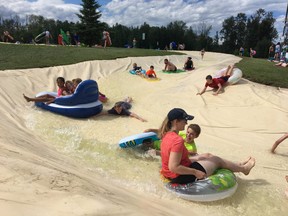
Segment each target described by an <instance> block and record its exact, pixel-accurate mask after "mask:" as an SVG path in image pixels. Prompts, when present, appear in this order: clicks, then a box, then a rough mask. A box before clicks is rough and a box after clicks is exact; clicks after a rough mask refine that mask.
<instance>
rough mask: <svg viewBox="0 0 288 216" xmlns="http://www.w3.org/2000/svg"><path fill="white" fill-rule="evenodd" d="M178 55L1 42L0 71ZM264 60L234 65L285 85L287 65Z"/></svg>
mask: <svg viewBox="0 0 288 216" xmlns="http://www.w3.org/2000/svg"><path fill="white" fill-rule="evenodd" d="M172 54H173V55H181V53H176V52H174V53H173V52H167V51H161V50H148V49H127V48H113V47H109V48H107V49H103V48H87V47H63V46H42V45H15V44H3V43H2V44H0V70H8V69H25V68H43V67H53V66H58V65H69V64H75V63H78V62H84V61H90V60H110V59H116V58H124V57H128V56H130V57H139V56H165V55H172ZM274 65H275V63H273V62H269V61H267V60H266V59H257V58H248V57H244V58H243V59H242V60H241V61H240V62H239V63H238V64H236V66H237V67H238V68H240V69H241V70H242V71H243V77H244V78H246V79H248V80H251V81H253V82H257V83H262V84H265V85H270V86H275V87H281V88H288V68H283V67H276V66H274Z"/></svg>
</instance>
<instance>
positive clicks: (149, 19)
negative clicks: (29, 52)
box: [0, 0, 287, 36]
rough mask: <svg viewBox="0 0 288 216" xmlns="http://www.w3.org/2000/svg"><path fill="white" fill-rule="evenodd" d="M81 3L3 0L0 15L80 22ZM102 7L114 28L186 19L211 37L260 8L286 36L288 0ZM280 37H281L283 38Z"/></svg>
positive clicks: (157, 1)
mask: <svg viewBox="0 0 288 216" xmlns="http://www.w3.org/2000/svg"><path fill="white" fill-rule="evenodd" d="M81 3H82V1H81V0H8V1H7V0H0V16H1V17H2V18H10V17H11V16H13V15H16V14H17V15H19V16H20V17H22V18H25V16H26V15H30V14H35V15H42V16H44V17H46V18H52V19H58V20H62V21H64V20H68V21H72V22H76V21H78V17H77V16H76V13H79V10H80V8H81V6H80V4H81ZM98 3H99V4H100V5H102V7H100V11H101V13H102V16H101V21H103V22H106V23H108V24H109V25H110V26H112V25H114V24H116V23H118V24H122V25H125V26H140V25H142V24H143V23H144V22H146V23H148V24H149V25H150V26H166V25H167V24H168V23H170V22H173V21H177V20H182V21H184V22H185V23H186V24H187V26H189V27H190V26H192V28H193V29H194V30H197V26H198V27H199V24H201V23H205V24H206V25H208V26H209V25H211V26H212V31H211V36H214V35H215V32H216V31H220V30H221V27H222V22H223V21H224V20H225V19H226V18H228V17H230V16H236V15H237V14H238V13H240V12H243V13H245V14H246V15H248V16H250V15H251V14H253V13H255V12H256V10H258V9H259V8H263V9H265V10H266V11H272V12H273V15H274V18H275V19H276V23H275V28H276V29H277V31H278V33H280V34H281V35H282V31H283V27H284V19H285V14H286V7H287V0H98ZM281 35H280V36H281Z"/></svg>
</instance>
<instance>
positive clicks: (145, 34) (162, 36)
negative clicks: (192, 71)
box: [0, 0, 278, 58]
mask: <svg viewBox="0 0 288 216" xmlns="http://www.w3.org/2000/svg"><path fill="white" fill-rule="evenodd" d="M81 6H82V9H81V10H80V13H79V14H77V16H78V17H79V22H76V23H74V22H69V21H59V20H54V19H46V18H44V17H43V16H36V15H29V16H26V19H25V21H24V22H23V20H21V19H20V17H19V16H14V17H11V18H10V19H3V18H1V17H0V31H1V32H4V31H9V33H10V34H11V35H13V37H14V40H15V41H19V42H21V43H31V42H32V40H33V38H35V37H36V36H37V35H38V34H40V33H41V32H43V31H45V30H49V31H50V33H51V35H52V40H53V42H54V43H56V44H57V37H58V34H59V33H60V29H63V30H64V31H65V32H66V31H69V32H70V33H71V34H73V33H77V34H78V35H79V37H80V41H81V43H83V44H84V45H87V46H94V45H95V44H101V42H102V40H101V39H102V31H103V30H104V29H106V30H107V31H108V32H109V33H110V37H111V39H112V43H113V44H112V46H114V47H124V46H126V47H128V46H129V47H132V45H133V39H134V38H135V39H136V41H137V43H136V44H137V45H136V46H137V47H138V48H146V49H164V48H165V47H166V48H167V47H169V44H170V43H171V42H172V41H174V42H175V43H176V44H185V50H201V49H203V48H204V49H205V50H206V51H212V52H223V53H230V54H238V53H239V48H240V47H244V48H245V55H247V56H249V49H250V48H252V49H254V50H256V51H257V56H256V57H261V58H266V57H268V48H269V46H270V45H271V44H272V41H273V40H275V39H276V38H277V36H278V33H277V30H276V29H275V28H274V23H275V19H274V18H273V13H272V12H266V11H265V10H264V9H258V10H257V11H256V12H255V13H254V14H253V15H251V16H249V17H248V16H247V15H246V14H245V13H239V14H237V16H235V17H234V16H231V17H229V18H227V19H225V20H224V21H223V23H222V29H221V30H220V32H216V34H215V36H214V37H211V36H210V33H211V29H212V26H211V25H207V24H206V23H205V22H200V23H199V24H198V25H197V26H193V27H192V26H187V24H186V23H185V22H183V21H174V22H170V23H169V24H168V25H166V26H161V27H156V26H150V25H149V24H148V23H146V22H144V23H143V24H142V25H141V26H137V27H127V26H124V25H121V24H118V23H116V24H114V25H113V26H109V25H108V24H107V23H105V22H100V21H99V18H100V17H101V12H100V10H99V8H100V7H101V6H100V5H99V4H98V2H97V1H95V0H82V4H81ZM71 43H73V41H71Z"/></svg>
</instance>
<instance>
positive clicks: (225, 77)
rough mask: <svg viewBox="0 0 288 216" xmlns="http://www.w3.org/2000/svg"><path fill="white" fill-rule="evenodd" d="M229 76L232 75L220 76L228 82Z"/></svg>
mask: <svg viewBox="0 0 288 216" xmlns="http://www.w3.org/2000/svg"><path fill="white" fill-rule="evenodd" d="M229 77H230V76H222V77H220V79H222V80H224V81H225V82H227V81H228V79H229Z"/></svg>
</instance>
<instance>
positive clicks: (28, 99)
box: [23, 94, 31, 102]
mask: <svg viewBox="0 0 288 216" xmlns="http://www.w3.org/2000/svg"><path fill="white" fill-rule="evenodd" d="M23 97H24V98H25V100H26V101H27V102H30V101H31V100H30V98H29V97H27V96H26V95H24V94H23Z"/></svg>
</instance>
